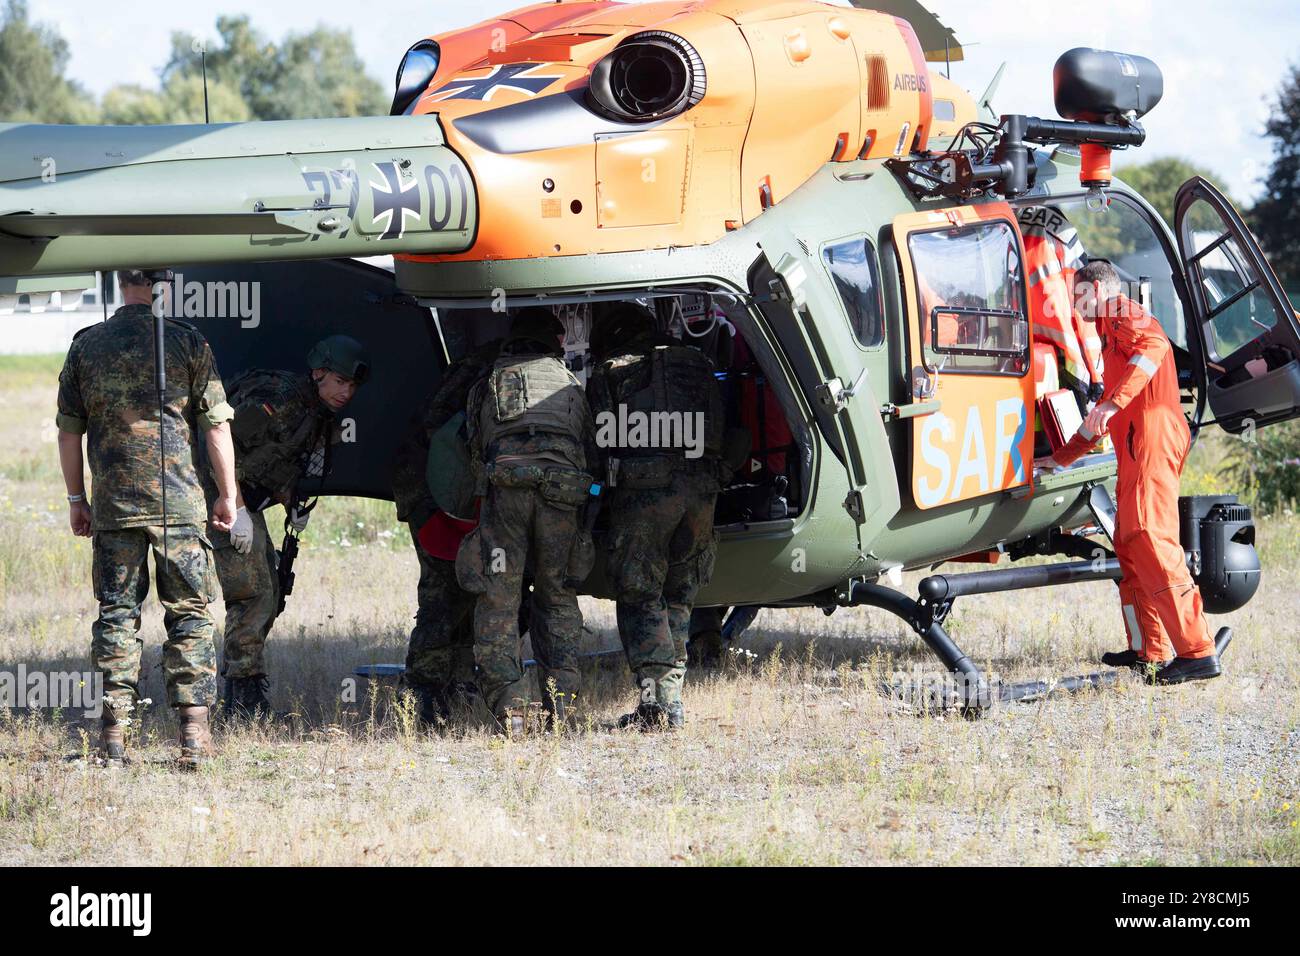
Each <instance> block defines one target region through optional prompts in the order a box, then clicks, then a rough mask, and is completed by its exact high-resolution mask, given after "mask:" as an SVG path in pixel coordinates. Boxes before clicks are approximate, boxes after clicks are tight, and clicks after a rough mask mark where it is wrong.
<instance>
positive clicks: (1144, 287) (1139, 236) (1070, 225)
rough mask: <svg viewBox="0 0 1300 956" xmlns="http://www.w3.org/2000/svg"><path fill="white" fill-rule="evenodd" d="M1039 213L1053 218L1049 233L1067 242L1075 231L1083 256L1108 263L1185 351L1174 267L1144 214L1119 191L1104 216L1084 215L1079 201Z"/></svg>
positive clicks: (1129, 292)
mask: <svg viewBox="0 0 1300 956" xmlns="http://www.w3.org/2000/svg"><path fill="white" fill-rule="evenodd" d="M1043 208H1045V209H1046V210H1047V213H1048V215H1049V216H1051V217H1053V218H1052V221H1050V222H1048V223H1046V228H1047V230H1048V231H1049V232H1050V233H1051V234H1053V235H1056V236H1058V237H1061V238H1062V239H1063V241H1065V242H1071V241H1072V240H1073V238H1074V235H1075V233H1076V231H1077V235H1078V239H1079V243H1080V245H1081V252H1082V254H1083V255H1085V256H1087V257H1088V258H1089V259H1107V260H1109V261H1110V263H1111V265H1113V266H1114V267H1115V269H1116V270H1117V271H1118V272H1119V277H1120V281H1121V282H1123V283H1124V294H1125V295H1127V296H1128V297H1129V298H1131V299H1133V300H1134V301H1135V302H1139V303H1141V304H1142V306H1143V307H1144V308H1145V309H1147V310H1148V311H1149V312H1151V314H1152V315H1154V316H1155V317H1156V319H1157V320H1159V322H1160V325H1161V327H1162V328H1163V329H1164V330H1165V334H1166V335H1168V336H1169V340H1170V341H1171V342H1173V343H1174V344H1175V345H1177V346H1178V347H1179V348H1182V349H1185V348H1187V325H1186V320H1185V319H1184V317H1183V302H1182V299H1181V297H1180V296H1179V294H1178V288H1177V286H1176V285H1175V283H1174V271H1173V267H1172V266H1171V265H1170V262H1169V256H1168V255H1167V254H1166V252H1165V247H1164V245H1163V244H1162V243H1161V241H1160V237H1159V236H1158V235H1157V234H1156V231H1155V228H1154V227H1153V226H1152V224H1151V222H1150V221H1149V220H1148V219H1147V216H1146V214H1145V213H1144V212H1142V211H1141V210H1140V209H1139V208H1138V207H1137V206H1135V205H1134V204H1133V203H1132V201H1131V200H1130V199H1129V198H1128V197H1127V196H1125V195H1124V194H1123V193H1121V192H1118V191H1116V192H1112V193H1111V194H1110V206H1109V207H1108V208H1107V209H1106V210H1105V211H1104V212H1093V211H1091V210H1089V209H1088V208H1087V206H1086V204H1085V203H1084V200H1083V199H1082V198H1079V199H1063V200H1054V201H1053V202H1052V205H1051V206H1047V207H1043ZM1216 221H1217V217H1216ZM1071 294H1072V295H1073V292H1072V293H1071Z"/></svg>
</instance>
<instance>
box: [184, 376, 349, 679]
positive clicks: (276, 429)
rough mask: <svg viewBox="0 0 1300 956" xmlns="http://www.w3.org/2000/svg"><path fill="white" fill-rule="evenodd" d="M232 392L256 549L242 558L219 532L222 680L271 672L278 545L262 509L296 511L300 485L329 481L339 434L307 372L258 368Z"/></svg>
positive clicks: (209, 485)
mask: <svg viewBox="0 0 1300 956" xmlns="http://www.w3.org/2000/svg"><path fill="white" fill-rule="evenodd" d="M228 391H229V393H230V400H231V403H232V404H233V405H234V408H235V418H234V423H233V424H232V425H231V435H232V437H233V439H234V445H235V476H236V478H237V479H238V480H239V487H240V491H241V492H242V494H243V497H244V505H245V507H246V508H247V509H248V516H249V518H251V519H252V522H253V547H252V550H250V551H249V552H248V554H240V553H239V552H238V551H236V550H235V548H234V545H232V544H231V542H230V534H229V533H228V532H224V531H215V530H214V531H213V533H212V543H213V546H214V547H215V548H216V558H217V575H218V576H219V578H220V579H221V594H222V597H223V598H224V599H225V602H226V629H225V646H224V648H223V650H222V665H221V676H222V677H225V678H227V679H240V678H258V677H264V676H265V675H266V662H265V651H266V638H267V635H268V634H270V632H271V626H272V624H274V623H275V617H276V612H277V610H278V608H279V603H280V593H279V579H278V577H277V575H276V561H277V558H276V554H275V545H274V544H273V543H272V541H271V535H270V532H269V529H268V528H267V526H266V517H265V515H263V513H262V511H263V509H264V508H267V507H270V506H271V505H273V504H281V505H284V506H285V507H286V508H289V507H292V506H293V504H294V496H295V495H296V494H298V485H299V481H300V480H302V479H304V478H306V479H307V480H308V481H319V480H323V478H324V474H325V470H326V467H327V458H328V445H329V444H332V443H335V442H337V441H338V440H339V433H338V428H337V426H336V424H335V418H334V414H333V413H332V412H331V411H330V410H329V409H328V408H327V407H326V406H325V405H324V403H322V402H321V400H320V396H319V394H318V392H317V389H316V384H315V383H314V382H313V381H312V380H311V376H310V375H309V374H308V373H306V372H289V371H283V370H277V371H270V370H266V369H251V370H249V371H246V372H243V373H241V374H240V375H238V376H236V377H235V378H233V379H232V380H231V382H230V387H229V389H228ZM203 478H204V482H203V484H204V490H205V491H206V493H207V495H208V500H209V501H212V500H213V498H215V496H216V484H215V482H214V481H213V480H212V475H211V473H209V472H206V471H205V473H204V476H203Z"/></svg>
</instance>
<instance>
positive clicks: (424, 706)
mask: <svg viewBox="0 0 1300 956" xmlns="http://www.w3.org/2000/svg"><path fill="white" fill-rule="evenodd" d="M411 692H412V693H413V694H415V700H416V704H417V706H418V710H417V712H416V713H417V715H418V716H419V718H420V723H422V724H424V725H425V726H426V727H441V726H443V725H444V724H446V723H447V722H448V721H449V720H451V702H450V700H449V699H448V696H447V687H446V685H441V684H416V685H415V686H413V687H412V688H411Z"/></svg>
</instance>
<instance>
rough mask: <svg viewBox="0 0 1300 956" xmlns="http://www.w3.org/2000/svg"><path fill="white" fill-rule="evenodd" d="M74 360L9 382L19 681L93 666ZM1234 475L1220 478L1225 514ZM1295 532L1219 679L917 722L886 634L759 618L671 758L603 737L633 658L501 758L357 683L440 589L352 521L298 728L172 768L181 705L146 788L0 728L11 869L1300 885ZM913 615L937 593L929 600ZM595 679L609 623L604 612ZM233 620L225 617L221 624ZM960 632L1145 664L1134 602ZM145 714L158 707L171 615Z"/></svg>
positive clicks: (307, 588) (6, 652) (477, 733)
mask: <svg viewBox="0 0 1300 956" xmlns="http://www.w3.org/2000/svg"><path fill="white" fill-rule="evenodd" d="M58 365H59V362H58V360H57V359H54V358H41V357H36V358H21V359H14V358H0V670H3V671H13V670H14V669H15V668H16V667H17V666H18V665H19V664H20V663H22V664H25V665H26V666H27V667H28V668H29V669H34V668H43V669H54V670H81V669H84V668H86V667H87V666H88V651H89V640H90V638H89V626H90V622H91V620H93V618H94V615H95V606H94V601H93V598H92V595H91V589H90V582H89V550H90V549H89V544H88V542H87V541H85V540H84V539H74V538H73V537H72V536H71V534H70V533H69V532H68V531H67V529H66V508H65V505H64V503H63V498H62V493H63V492H62V485H61V482H60V479H59V476H58V467H57V460H56V451H55V443H54V438H55V435H54V425H53V404H54V390H55V389H54V380H55V375H56V373H57V370H58ZM1226 453H1227V449H1226V446H1225V445H1223V444H1222V443H1220V444H1218V445H1214V446H1210V447H1204V448H1201V449H1198V452H1197V455H1198V458H1197V464H1196V467H1194V468H1193V469H1192V471H1191V472H1190V473H1189V476H1188V484H1189V486H1193V487H1194V488H1195V490H1197V491H1205V490H1209V489H1210V488H1212V487H1213V485H1214V483H1215V481H1216V477H1215V473H1216V469H1217V466H1218V464H1219V463H1220V461H1221V459H1222V458H1223V456H1224V455H1225V454H1226ZM1298 531H1300V520H1298V519H1297V518H1295V517H1293V516H1290V515H1281V516H1277V517H1273V518H1268V519H1264V520H1261V521H1260V526H1259V534H1260V547H1261V552H1262V555H1263V559H1264V562H1265V568H1266V571H1265V578H1264V583H1263V585H1262V587H1261V589H1260V593H1259V594H1258V596H1257V597H1256V598H1255V600H1254V602H1253V603H1252V604H1250V605H1249V606H1248V607H1246V608H1245V609H1243V610H1242V611H1239V612H1237V613H1235V614H1233V615H1229V616H1227V617H1225V618H1214V619H1212V623H1213V624H1214V625H1215V626H1218V625H1219V624H1222V623H1229V624H1232V625H1233V626H1234V627H1235V628H1236V635H1237V637H1236V641H1235V643H1234V644H1233V646H1232V649H1231V651H1230V652H1229V654H1228V656H1227V658H1226V665H1227V674H1226V676H1225V677H1223V678H1221V679H1219V680H1217V681H1213V682H1210V683H1207V684H1202V685H1192V686H1185V687H1181V688H1174V689H1168V690H1152V689H1149V688H1146V687H1144V686H1141V685H1139V684H1137V683H1136V682H1135V681H1128V680H1125V681H1122V682H1121V684H1120V686H1119V687H1118V688H1117V689H1114V690H1111V691H1107V692H1104V693H1093V694H1087V695H1083V696H1079V697H1075V698H1065V699H1051V700H1048V701H1044V702H1040V703H1035V704H1026V705H1009V706H1006V707H1002V708H999V709H997V710H995V711H994V712H993V713H992V714H991V715H990V716H989V717H987V718H986V719H984V720H980V721H965V720H962V719H959V718H955V717H953V716H951V715H948V716H944V715H942V714H930V715H925V716H917V715H915V714H913V713H911V712H908V711H905V710H904V709H902V708H900V707H899V706H898V705H896V704H895V703H893V702H891V701H890V700H889V699H887V698H886V697H884V696H882V695H881V694H880V693H879V692H878V691H877V689H876V688H877V687H878V685H879V683H880V681H881V680H882V679H885V678H887V677H888V676H889V675H891V674H894V673H896V672H899V671H902V672H910V671H912V669H913V668H918V667H919V668H924V669H925V671H927V672H932V671H933V670H934V665H933V663H932V658H931V657H930V656H929V655H928V653H927V652H925V651H924V649H923V648H922V646H921V645H920V643H919V641H918V640H917V639H916V638H914V637H913V636H912V635H911V634H910V632H908V631H907V629H906V628H905V627H904V626H903V625H901V624H900V623H899V622H897V621H895V620H894V619H892V618H890V617H887V616H886V615H884V614H883V613H881V612H874V611H868V610H860V611H840V612H838V613H836V614H835V615H833V616H832V617H829V618H828V617H825V616H824V615H822V614H821V613H820V612H816V611H800V612H776V611H764V612H762V613H761V614H760V616H759V618H758V621H757V622H756V624H755V626H754V627H753V628H752V629H751V630H750V631H749V632H748V633H747V634H746V635H745V636H744V638H743V639H742V642H741V648H740V649H739V650H738V652H736V653H733V654H732V655H731V656H730V659H729V662H728V664H727V666H726V668H725V669H724V670H723V671H721V672H718V673H711V674H708V675H705V676H695V675H692V677H691V678H690V679H689V680H688V686H687V692H686V704H687V709H688V726H687V728H686V729H685V731H683V732H682V733H680V734H677V735H675V736H671V737H665V736H642V735H639V734H635V733H626V732H612V733H611V732H607V731H604V730H601V729H599V726H598V725H599V724H600V723H601V722H603V721H607V720H609V719H610V718H612V717H614V716H616V715H617V714H619V713H621V712H622V711H624V710H626V709H627V708H628V706H629V705H630V704H631V702H632V693H631V689H630V682H629V678H628V674H627V671H626V669H625V667H624V666H623V664H622V662H621V660H619V659H618V658H614V659H612V661H611V660H609V659H605V660H604V661H603V662H595V663H593V664H592V666H591V670H590V673H589V674H588V686H587V693H586V713H587V715H588V716H589V718H590V720H589V724H590V729H589V730H587V731H583V732H579V733H575V734H572V735H567V736H563V737H558V738H551V737H547V738H532V739H528V740H525V741H522V742H514V743H506V742H503V741H500V740H497V739H494V738H492V737H491V736H489V735H488V734H487V733H486V732H485V731H481V730H473V731H468V732H463V733H458V734H451V735H447V736H436V735H428V734H424V733H422V732H420V731H419V730H418V729H417V728H416V727H415V726H414V723H413V720H412V715H411V712H410V709H409V707H404V706H403V705H402V704H401V703H400V702H399V703H394V701H393V695H392V689H391V688H389V687H386V686H376V687H373V688H371V687H368V686H365V685H362V686H359V687H357V688H356V695H355V700H353V699H352V695H351V694H350V693H349V689H350V688H349V685H348V683H347V680H348V678H349V677H350V675H351V673H352V670H353V668H354V666H355V665H357V664H361V663H369V662H400V661H401V660H402V659H403V656H404V649H405V641H406V635H407V631H408V628H409V626H410V617H411V615H412V614H413V613H414V604H415V594H414V590H415V580H416V562H415V559H414V556H413V554H412V553H411V552H410V545H409V539H408V538H407V537H406V532H405V529H404V528H403V527H402V526H399V525H397V524H396V522H395V520H394V517H393V511H392V507H391V505H388V504H386V503H380V502H357V501H343V500H338V501H335V500H331V501H327V502H326V503H325V504H324V505H323V506H322V508H321V509H320V512H319V513H318V517H316V518H315V519H314V520H313V523H312V526H311V528H310V529H309V530H308V533H307V535H306V536H305V538H304V544H303V548H302V554H301V556H300V561H299V569H300V570H299V575H298V587H297V591H296V592H295V594H294V595H293V598H292V600H291V603H290V605H289V608H288V610H287V612H286V614H285V615H284V617H283V618H282V619H281V620H280V621H279V622H278V623H277V626H276V630H275V632H274V633H273V635H272V639H271V644H270V652H269V654H270V668H271V671H272V676H273V679H274V684H273V687H272V698H273V701H274V703H275V704H276V706H277V707H279V708H282V709H289V708H292V709H294V710H295V711H297V712H298V713H300V714H301V715H302V717H301V719H300V720H298V721H297V722H296V723H295V724H294V725H293V726H292V728H291V729H290V728H280V727H275V728H271V727H266V726H257V727H248V726H241V727H238V728H233V729H228V728H221V727H219V728H218V730H217V741H218V745H219V747H220V755H219V756H218V758H217V759H216V760H215V761H214V762H213V764H212V765H211V766H209V767H207V768H205V769H203V770H202V771H200V772H199V773H197V774H184V773H180V772H178V771H176V770H174V769H173V768H172V765H171V763H170V762H169V758H170V757H171V755H172V751H173V744H172V742H171V741H172V735H173V734H174V723H173V720H172V717H171V714H170V713H169V712H168V711H167V708H166V707H163V706H159V705H155V706H154V707H153V708H152V709H151V710H150V711H149V712H148V713H147V714H146V715H145V718H144V720H143V722H142V724H141V726H140V727H139V728H138V730H137V731H136V735H135V736H136V739H135V740H134V741H133V743H134V745H135V754H136V759H135V761H134V762H133V763H132V764H131V765H129V766H127V767H125V768H122V769H118V770H104V769H100V768H98V767H96V766H95V765H94V762H93V761H91V760H87V759H86V757H87V754H88V752H89V749H90V748H91V746H93V740H94V736H93V735H94V731H95V728H94V725H93V724H92V723H90V722H83V721H81V720H80V719H79V718H78V717H77V716H76V715H66V714H58V713H51V712H49V711H41V712H33V713H24V712H15V711H4V710H0V863H3V864H25V863H30V864H36V863H39V864H45V865H55V864H62V863H80V864H92V865H94V864H146V863H154V864H196V863H198V864H257V863H277V864H352V863H356V864H393V863H397V864H405V863H444V864H454V863H464V864H510V863H524V864H546V865H567V864H584V863H585V864H612V863H613V864H656V865H659V864H662V865H687V864H856V863H868V864H882V863H884V864H887V863H927V864H961V863H997V864H1026V863H1039V864H1115V863H1120V864H1135V865H1143V864H1206V863H1229V864H1286V865H1296V864H1298V863H1300V802H1298V798H1300V792H1298V789H1297V781H1298V780H1300V762H1298V761H1300V758H1298V756H1297V755H1298V754H1300V694H1298V693H1297V690H1298V688H1300V646H1298V642H1297V633H1298V632H1300V626H1298V625H1297V624H1296V621H1297V619H1298V618H1300V596H1298V595H1297V592H1296V588H1295V584H1294V582H1295V580H1296V576H1297V573H1298V572H1300V544H1298V543H1297V532H1298ZM907 584H908V585H909V586H911V585H914V580H913V579H912V578H910V577H909V580H908V582H907ZM584 610H585V612H586V614H587V620H588V625H589V633H588V635H587V641H588V643H589V648H590V649H592V650H596V649H603V648H610V647H614V646H616V645H617V636H616V634H615V631H614V628H613V614H612V606H611V605H608V604H606V603H603V602H584ZM220 613H221V612H220V608H219V607H218V608H217V615H218V619H220ZM950 620H951V622H952V626H951V630H952V631H953V633H954V636H955V637H956V638H957V639H958V641H959V642H960V643H962V645H963V647H964V648H965V649H966V650H967V652H968V653H970V654H971V656H972V657H974V658H975V659H976V660H977V661H978V662H979V663H981V664H982V665H985V666H987V667H988V668H989V670H991V671H994V672H996V673H998V674H999V675H1001V676H1003V677H1004V678H1016V679H1018V678H1021V677H1025V678H1028V677H1035V678H1041V677H1049V676H1053V675H1060V674H1066V673H1080V672H1083V671H1086V670H1090V669H1092V668H1093V665H1092V664H1091V663H1090V662H1092V661H1094V660H1095V659H1096V656H1097V655H1098V654H1099V653H1100V652H1101V651H1103V650H1106V649H1110V648H1117V647H1119V646H1120V645H1121V643H1122V629H1121V625H1120V621H1119V612H1118V607H1117V605H1116V601H1115V594H1114V588H1113V586H1111V585H1109V584H1090V585H1083V586H1078V587H1075V588H1073V589H1071V590H1068V591H1062V590H1059V589H1058V590H1055V591H1034V592H1027V593H1023V594H1014V595H997V596H989V597H983V598H972V599H966V600H965V601H964V602H963V603H961V604H959V605H958V606H957V609H956V612H955V614H954V616H953V617H952V618H951V619H950ZM144 632H145V634H146V635H147V640H148V650H147V654H146V665H147V668H148V677H147V681H146V687H145V694H146V696H148V697H151V698H152V699H153V700H155V701H162V700H163V699H164V694H163V688H162V679H161V675H160V672H159V659H160V652H159V646H160V643H161V615H160V612H159V610H158V608H157V605H156V604H155V603H154V602H153V600H152V599H151V600H150V603H149V605H148V608H147V612H146V616H145V622H144Z"/></svg>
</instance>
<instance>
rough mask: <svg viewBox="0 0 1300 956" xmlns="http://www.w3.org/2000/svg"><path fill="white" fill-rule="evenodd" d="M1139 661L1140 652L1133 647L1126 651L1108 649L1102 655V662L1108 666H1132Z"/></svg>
mask: <svg viewBox="0 0 1300 956" xmlns="http://www.w3.org/2000/svg"><path fill="white" fill-rule="evenodd" d="M1139 661H1140V658H1139V657H1138V652H1137V651H1135V650H1133V649H1132V648H1131V647H1130V648H1129V649H1128V650H1126V651H1107V652H1106V653H1105V654H1102V655H1101V662H1102V663H1103V664H1105V665H1106V666H1107V667H1132V666H1133V665H1134V664H1137V663H1138V662H1139Z"/></svg>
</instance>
